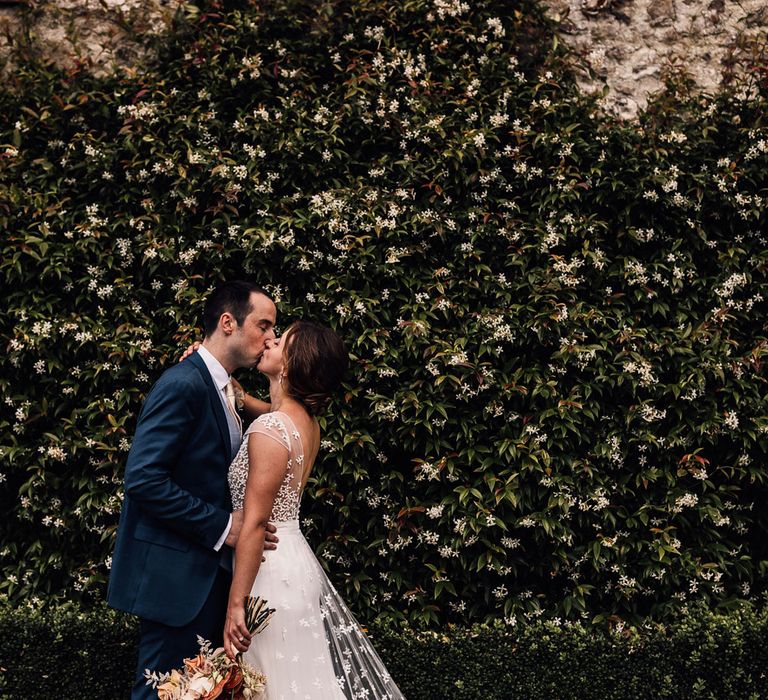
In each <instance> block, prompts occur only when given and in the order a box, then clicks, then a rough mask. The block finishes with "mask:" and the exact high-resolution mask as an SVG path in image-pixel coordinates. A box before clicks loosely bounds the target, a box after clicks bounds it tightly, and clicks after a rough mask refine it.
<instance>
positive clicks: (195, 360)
mask: <svg viewBox="0 0 768 700" xmlns="http://www.w3.org/2000/svg"><path fill="white" fill-rule="evenodd" d="M185 362H191V363H192V364H193V365H194V366H195V367H196V368H197V371H198V372H200V374H201V375H202V377H203V381H205V385H206V386H207V387H208V398H209V399H210V401H211V408H212V409H213V415H214V416H215V418H216V425H218V426H219V432H220V433H221V439H222V442H223V443H224V447H225V449H226V452H225V453H224V454H225V455H227V464H229V455H230V454H231V453H232V441H231V440H230V438H229V424H228V423H227V417H226V416H225V415H224V406H222V405H221V399H220V398H219V390H218V389H217V388H216V385H215V384H214V383H213V378H212V377H211V373H210V372H209V371H208V368H207V367H206V366H205V362H203V361H202V359H200V356H199V355H198V354H197V353H192V354H191V355H190V356H189V357H188V358H187V359H186V360H185Z"/></svg>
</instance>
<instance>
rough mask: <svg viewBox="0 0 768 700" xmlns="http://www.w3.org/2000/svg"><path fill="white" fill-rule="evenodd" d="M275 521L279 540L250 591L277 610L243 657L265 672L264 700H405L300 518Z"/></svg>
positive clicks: (267, 556)
mask: <svg viewBox="0 0 768 700" xmlns="http://www.w3.org/2000/svg"><path fill="white" fill-rule="evenodd" d="M274 525H275V526H276V527H277V536H278V538H279V544H278V546H277V549H276V550H273V551H267V552H265V554H264V556H265V558H266V561H264V562H262V564H261V568H260V569H259V573H258V576H257V577H256V581H255V582H254V585H253V590H252V595H254V596H261V597H262V598H264V599H265V600H266V601H267V603H268V605H269V607H271V608H275V610H276V612H275V614H274V616H273V617H272V620H271V622H270V623H269V625H268V626H267V628H266V629H265V630H264V631H263V632H262V633H261V634H258V635H256V637H254V638H253V641H252V643H251V646H250V648H249V649H248V651H247V652H246V653H245V655H244V658H245V660H246V661H247V662H248V663H250V664H251V665H252V666H254V667H256V668H257V669H259V670H260V671H262V673H264V674H265V675H266V676H267V690H266V700H357V699H358V698H364V699H365V700H399V699H401V698H402V699H403V700H404V696H403V694H402V693H401V692H400V690H399V689H398V688H397V686H396V685H395V682H394V681H393V680H392V679H391V678H390V676H389V674H388V673H387V669H386V667H385V666H384V664H383V662H382V661H381V659H380V658H379V655H378V654H377V653H376V651H375V649H374V648H373V646H372V645H371V643H370V642H369V641H368V638H367V637H366V636H365V634H364V632H363V631H362V629H361V628H360V625H358V623H357V621H356V620H355V618H354V617H353V615H352V613H351V612H350V611H349V609H348V608H347V606H346V604H345V603H344V601H343V600H342V599H341V597H340V596H339V594H338V593H337V592H336V589H335V588H334V587H333V585H332V584H331V582H330V581H329V580H328V577H327V576H326V574H325V571H324V570H323V568H322V566H321V565H320V562H319V561H318V560H317V557H315V554H314V552H313V551H312V548H311V547H310V546H309V544H308V543H307V541H306V539H304V535H303V534H302V533H301V530H300V529H299V521H298V520H289V521H284V522H276V523H274Z"/></svg>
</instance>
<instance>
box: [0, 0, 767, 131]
mask: <svg viewBox="0 0 768 700" xmlns="http://www.w3.org/2000/svg"><path fill="white" fill-rule="evenodd" d="M510 1H511V0H510ZM182 2H183V0H47V1H43V2H41V1H39V2H37V3H36V4H33V10H32V12H31V13H28V14H27V19H26V20H25V21H22V19H21V18H22V15H23V14H24V13H22V12H21V11H20V10H19V9H18V8H15V9H14V8H13V7H9V6H5V5H2V4H0V61H2V57H3V55H6V56H7V55H8V45H9V41H10V40H11V37H14V36H18V35H19V33H21V32H28V33H29V35H30V36H32V37H34V38H35V39H36V45H37V46H38V47H40V50H43V51H44V52H45V53H46V54H47V55H48V56H49V57H50V58H52V59H53V60H55V61H57V62H59V63H61V64H63V65H71V64H73V63H75V62H81V63H82V62H84V63H86V64H88V65H90V66H92V69H93V70H95V71H97V72H103V71H106V70H109V68H110V67H111V66H113V65H115V64H122V65H131V64H133V63H135V62H136V61H137V60H138V59H139V58H140V56H141V55H142V53H143V51H144V49H143V46H144V44H143V42H142V41H141V39H142V37H144V36H145V35H146V34H148V33H153V32H157V31H161V30H162V29H163V28H164V27H165V26H166V24H167V22H168V21H169V20H170V17H171V16H172V14H173V12H175V11H176V10H177V8H178V7H179V5H180V4H182ZM544 3H545V4H546V5H547V6H548V8H549V11H550V14H551V15H552V16H554V17H555V18H557V19H559V20H560V21H561V32H562V34H563V39H564V41H566V42H567V43H569V44H570V45H571V46H572V47H574V48H575V49H576V51H577V52H579V53H580V54H581V55H582V56H583V57H584V58H585V59H586V60H587V61H588V62H589V63H590V64H591V66H592V67H593V69H594V72H595V74H596V76H597V77H596V78H594V79H593V78H590V77H589V76H588V75H587V74H586V72H585V73H584V75H582V78H581V82H582V86H583V87H584V89H587V90H596V89H600V88H602V87H603V85H605V84H607V85H608V87H609V93H608V95H607V97H606V99H605V104H606V107H607V108H609V109H612V110H613V111H615V112H616V113H617V114H618V115H619V116H621V117H623V118H632V117H633V116H634V115H635V114H636V113H637V111H638V109H642V107H643V106H644V105H645V104H646V102H647V97H648V95H649V94H652V93H654V92H657V91H658V90H660V89H661V87H662V84H663V83H662V78H663V74H664V71H665V70H668V69H677V70H680V69H683V70H686V71H688V73H689V74H690V76H691V77H692V78H693V79H694V81H695V82H696V83H697V84H698V86H699V87H700V88H701V89H702V90H705V91H710V92H711V91H714V90H716V89H717V87H718V86H719V85H720V83H721V81H722V79H723V75H724V72H725V74H726V75H727V74H728V72H729V71H730V70H732V69H737V68H738V60H737V59H738V57H739V54H740V52H742V51H744V48H743V47H744V45H745V43H749V42H759V41H761V40H762V41H765V37H766V29H767V28H768V0H741V1H740V2H734V1H733V0H544Z"/></svg>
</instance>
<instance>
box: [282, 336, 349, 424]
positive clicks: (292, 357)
mask: <svg viewBox="0 0 768 700" xmlns="http://www.w3.org/2000/svg"><path fill="white" fill-rule="evenodd" d="M284 336H285V337H286V340H287V343H286V346H285V347H284V348H283V364H284V367H285V376H286V379H287V382H288V385H287V387H286V393H287V394H288V396H290V397H291V398H294V399H296V400H297V401H300V402H301V403H302V404H303V405H304V407H305V408H306V409H307V411H308V412H309V414H310V415H312V416H317V415H320V414H321V413H323V412H324V411H325V409H326V408H327V407H328V404H329V403H330V400H331V394H333V392H334V391H336V389H338V388H339V386H340V385H341V380H342V378H343V376H344V373H345V372H346V371H347V366H348V364H349V357H348V355H347V351H346V350H345V349H344V343H343V342H342V341H341V338H339V336H338V335H336V333H334V332H333V331H332V330H331V329H330V328H326V327H325V326H321V325H319V324H317V323H312V322H311V321H296V322H295V323H292V324H291V325H290V326H289V327H288V329H287V330H286V331H285V334H284Z"/></svg>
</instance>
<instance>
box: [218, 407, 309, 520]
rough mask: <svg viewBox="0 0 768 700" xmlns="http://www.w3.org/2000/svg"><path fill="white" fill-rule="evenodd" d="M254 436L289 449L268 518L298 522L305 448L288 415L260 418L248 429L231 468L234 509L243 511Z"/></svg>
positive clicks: (266, 415) (231, 491) (275, 414)
mask: <svg viewBox="0 0 768 700" xmlns="http://www.w3.org/2000/svg"><path fill="white" fill-rule="evenodd" d="M251 433H260V434H262V435H266V436H268V437H270V438H272V439H273V440H274V441H275V442H279V443H280V444H281V445H282V446H283V447H285V449H286V450H288V463H287V464H286V467H285V478H284V479H283V483H282V484H280V489H279V490H278V492H277V496H275V502H274V504H273V506H272V513H271V515H270V516H269V519H270V520H272V521H283V520H297V519H298V517H299V505H300V503H301V494H302V490H303V485H302V483H301V476H302V473H303V471H304V448H303V446H302V444H301V436H300V435H299V432H298V431H297V430H296V426H295V425H294V424H293V421H292V420H291V419H290V418H289V417H288V416H287V415H286V414H285V413H280V412H274V413H265V414H264V415H263V416H259V417H258V418H257V419H256V420H255V421H253V423H251V425H250V426H248V430H246V431H245V434H244V435H243V442H242V444H241V445H240V449H239V450H238V451H237V455H236V456H235V459H234V460H233V461H232V464H231V465H230V467H229V490H230V493H231V494H232V508H233V510H239V509H240V508H242V507H243V501H244V499H245V485H246V482H247V481H248V436H249V435H250V434H251Z"/></svg>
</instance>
